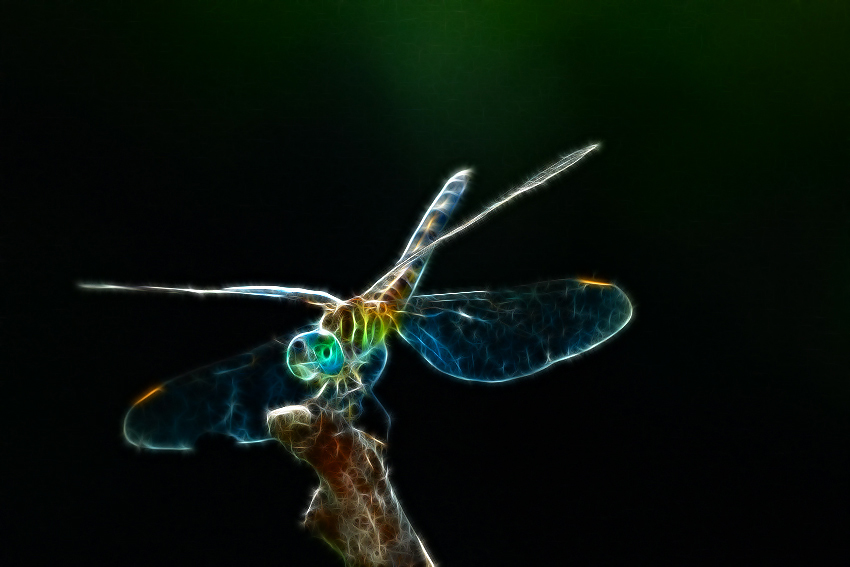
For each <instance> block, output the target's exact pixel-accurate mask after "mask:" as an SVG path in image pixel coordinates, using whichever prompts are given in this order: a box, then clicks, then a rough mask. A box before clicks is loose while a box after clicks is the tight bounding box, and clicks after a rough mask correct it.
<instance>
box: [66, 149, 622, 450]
mask: <svg viewBox="0 0 850 567" xmlns="http://www.w3.org/2000/svg"><path fill="white" fill-rule="evenodd" d="M596 148H597V145H595V144H594V145H591V146H588V147H586V148H583V149H581V150H578V151H576V152H573V153H571V154H569V155H567V156H565V157H564V158H562V159H560V160H558V161H557V162H555V163H554V164H552V165H551V166H549V167H548V168H546V169H544V170H543V171H541V172H540V173H538V174H537V175H535V176H533V177H531V178H530V179H529V180H528V181H526V182H525V183H524V184H522V185H520V186H519V187H517V188H516V189H514V190H513V191H511V192H510V193H508V194H506V195H505V196H504V197H503V198H501V199H500V200H498V201H496V202H495V203H493V204H492V205H490V206H489V207H487V208H485V209H484V210H483V211H482V212H481V213H479V214H478V215H476V216H475V217H472V218H471V219H469V220H467V221H466V222H464V223H461V224H460V225H459V226H457V227H456V228H454V229H453V230H451V231H449V232H447V233H445V234H443V229H444V228H445V226H446V224H447V222H448V220H449V218H450V216H451V214H452V212H453V210H454V208H455V206H456V205H457V203H458V201H459V199H460V197H461V195H462V194H463V191H464V189H465V188H466V186H467V183H468V181H469V178H470V175H471V171H470V170H463V171H460V172H458V173H456V174H455V175H453V176H452V177H451V178H450V179H449V180H448V181H447V182H446V183H445V185H444V186H443V188H442V190H441V191H440V192H439V193H438V195H437V197H436V198H435V199H434V201H433V202H432V203H431V206H430V207H429V208H428V210H427V212H426V213H425V216H424V217H423V218H422V220H421V221H420V223H419V225H418V226H417V228H416V230H415V231H414V232H413V235H412V236H411V238H410V240H409V242H408V244H407V247H406V248H405V250H404V252H403V254H402V255H401V257H400V259H399V261H398V262H397V263H396V264H395V265H394V266H393V268H392V269H390V270H389V271H388V272H387V273H386V274H384V275H383V276H382V277H381V278H379V279H378V280H377V281H376V282H375V284H374V285H372V286H371V287H370V288H369V289H367V290H366V291H365V292H364V293H362V294H360V295H358V296H355V297H353V298H351V299H348V300H342V299H339V298H337V297H335V296H333V295H331V294H330V293H328V292H325V291H316V290H308V289H304V288H298V287H285V286H259V285H254V286H232V287H225V288H221V289H206V290H199V289H192V288H176V287H160V286H122V285H113V284H80V287H83V288H86V289H100V290H131V291H154V292H167V293H191V294H198V295H204V294H228V295H249V296H261V297H270V298H286V299H297V300H300V301H302V302H305V303H308V304H311V305H315V306H318V307H321V308H323V309H324V313H323V315H322V316H321V318H320V319H319V320H318V322H317V323H316V324H315V325H312V326H309V327H306V328H303V329H301V330H299V331H297V332H296V333H295V334H294V336H292V337H291V339H289V340H288V341H285V342H284V341H280V340H278V339H275V340H273V341H271V342H269V343H266V344H264V345H261V346H260V347H258V348H256V349H254V350H252V351H250V352H248V353H245V354H242V355H238V356H236V357H232V358H229V359H226V360H223V361H220V362H218V363H215V364H212V365H210V366H206V367H203V368H199V369H197V370H195V371H193V372H190V373H188V374H185V375H182V376H178V377H176V378H174V379H172V380H169V381H167V382H165V383H164V384H162V385H161V386H158V387H156V388H154V389H153V390H151V391H150V392H148V393H147V394H145V395H144V396H143V397H142V398H141V399H139V400H138V401H137V402H136V403H135V404H134V405H133V406H132V407H131V408H130V410H129V411H128V413H127V415H126V417H125V421H124V435H125V437H126V439H127V440H128V441H129V442H130V443H132V444H134V445H137V446H139V447H143V448H148V449H184V450H185V449H191V448H192V447H193V445H194V444H195V442H196V441H197V439H198V437H200V436H201V435H204V434H206V433H219V434H225V435H229V436H231V437H234V438H235V439H236V441H237V442H239V443H254V442H261V441H268V440H271V439H272V437H271V434H270V433H269V431H268V426H267V424H266V416H267V414H268V412H270V411H273V410H276V409H278V408H280V407H283V406H287V405H291V404H296V403H302V402H303V401H305V400H308V399H310V398H318V397H321V398H323V400H324V402H325V404H326V405H327V406H328V407H331V408H333V409H335V410H338V411H343V412H346V413H345V415H346V416H347V417H348V418H350V419H351V420H356V418H357V417H358V416H359V415H360V412H361V410H362V403H361V402H362V400H363V399H364V397H365V396H368V397H371V398H372V399H374V400H375V401H376V402H377V404H378V406H379V407H380V408H381V409H383V407H382V406H380V402H378V401H377V399H376V398H374V394H372V392H371V389H372V387H373V386H374V384H375V382H376V381H377V380H378V379H379V378H380V376H381V374H382V372H383V370H384V367H385V366H386V362H387V347H386V339H387V337H388V336H389V335H391V334H398V335H400V336H401V337H402V338H403V339H404V340H405V341H406V342H407V343H408V344H410V345H411V346H412V347H413V348H414V350H416V351H417V352H419V354H420V355H421V356H422V357H423V358H424V359H425V360H426V361H427V362H428V363H429V364H431V366H433V367H434V368H436V369H437V370H439V371H440V372H442V373H445V374H448V375H450V376H453V377H455V378H459V379H463V380H473V381H480V382H502V381H507V380H513V379H516V378H520V377H523V376H529V375H532V374H534V373H536V372H539V371H540V370H542V369H544V368H546V367H548V366H550V365H551V364H554V363H556V362H559V361H561V360H565V359H567V358H570V357H572V356H575V355H577V354H580V353H582V352H585V351H587V350H589V349H591V348H593V347H595V346H597V345H598V344H600V343H602V342H604V341H605V340H607V339H609V338H610V337H611V336H613V335H614V334H616V333H617V332H618V331H619V330H620V329H622V328H623V327H624V326H625V325H626V324H627V323H628V321H629V320H630V318H631V315H632V306H631V302H630V301H629V299H628V297H627V296H626V294H625V293H623V291H622V290H620V289H619V288H618V287H617V286H615V285H613V284H609V283H604V282H595V281H590V280H580V279H565V280H556V281H549V282H540V283H536V284H531V285H526V286H519V287H516V288H513V289H510V290H504V291H484V290H482V291H469V292H453V293H442V294H432V295H415V294H414V292H415V290H416V287H417V284H418V283H419V281H420V279H421V277H422V274H423V272H424V269H425V267H426V264H427V262H428V259H429V258H430V256H431V254H432V253H433V251H434V250H435V249H436V248H437V247H439V246H441V245H443V244H445V242H446V241H447V240H449V239H450V238H452V237H454V236H455V235H457V234H459V233H461V232H462V231H464V230H466V229H468V228H469V227H471V226H473V225H474V224H476V223H477V222H479V221H480V220H481V219H482V218H484V217H485V216H486V215H488V214H490V213H491V212H492V211H494V210H495V209H497V208H499V207H501V206H503V205H504V204H506V203H508V202H509V201H510V200H512V199H513V198H515V197H517V196H518V195H520V194H522V193H525V192H527V191H529V190H532V189H534V188H535V187H538V186H539V185H541V184H543V183H544V182H545V181H547V180H548V179H550V178H552V177H554V176H555V175H557V174H559V173H561V172H562V171H564V170H566V169H567V168H569V167H570V166H571V165H573V164H574V163H576V162H578V161H579V160H580V159H581V158H583V157H584V156H585V155H587V154H588V153H590V152H591V151H593V150H594V149H596ZM384 413H385V414H386V411H385V410H384ZM386 418H387V427H389V414H386Z"/></svg>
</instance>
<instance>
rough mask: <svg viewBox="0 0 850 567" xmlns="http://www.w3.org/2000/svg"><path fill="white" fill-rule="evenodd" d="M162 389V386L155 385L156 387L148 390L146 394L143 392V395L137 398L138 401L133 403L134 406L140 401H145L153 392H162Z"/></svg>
mask: <svg viewBox="0 0 850 567" xmlns="http://www.w3.org/2000/svg"><path fill="white" fill-rule="evenodd" d="M162 391H163V389H162V386H157V387H156V388H154V389H153V390H151V391H150V392H148V393H147V394H145V395H144V396H142V397H141V398H139V401H137V402H136V403H135V404H133V405H134V406H137V405H139V404H140V403H142V402H143V401H145V400H146V399H148V398H150V397H151V396H153V395H154V394H156V393H157V392H162Z"/></svg>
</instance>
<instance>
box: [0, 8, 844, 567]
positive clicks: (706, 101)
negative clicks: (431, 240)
mask: <svg viewBox="0 0 850 567" xmlns="http://www.w3.org/2000/svg"><path fill="white" fill-rule="evenodd" d="M636 5H637V4H635V6H632V4H630V3H617V2H584V3H570V5H569V6H566V7H565V6H561V7H557V8H556V7H553V6H550V5H541V4H538V3H531V2H528V3H525V2H517V3H513V2H489V3H488V2H483V3H476V2H426V3H421V4H417V5H415V6H410V5H406V4H400V3H390V2H369V3H365V4H363V5H354V4H352V3H347V2H316V3H275V2H174V3H165V2H162V3H147V4H146V5H145V6H144V7H135V8H132V9H130V8H122V7H121V6H120V5H116V4H115V3H106V2H104V3H99V4H98V3H86V4H84V5H80V4H77V3H70V2H65V3H56V4H55V5H52V6H51V7H49V8H48V7H43V6H40V5H38V4H35V3H32V4H27V5H26V6H24V5H21V6H18V7H16V8H14V9H12V10H7V9H6V8H4V13H5V14H6V15H5V16H4V17H3V18H2V21H3V33H2V39H0V46H2V52H0V53H2V59H0V63H2V67H0V86H2V92H0V103H1V104H2V105H1V106H0V112H2V115H0V120H2V125H0V128H2V130H0V131H2V147H0V174H2V177H0V186H2V187H0V192H2V193H0V194H2V201H0V202H2V205H0V214H2V217H3V221H2V227H3V228H2V231H3V236H2V247H3V252H2V257H0V262H2V273H3V280H4V284H5V285H4V288H6V289H5V291H4V293H3V299H4V307H3V313H2V318H3V323H2V329H3V334H4V335H5V336H6V338H5V339H4V342H3V346H4V349H3V350H4V354H5V356H4V359H5V360H6V362H5V364H4V369H5V372H4V373H3V383H4V386H5V387H6V388H7V398H6V403H5V407H6V408H7V411H6V412H5V416H4V417H5V419H4V423H5V424H6V426H5V433H6V434H5V441H4V445H5V446H6V451H5V452H6V459H4V461H5V463H6V464H5V465H4V467H3V468H4V471H5V473H6V474H8V475H9V480H8V481H7V482H5V483H4V488H5V492H6V494H5V495H4V502H5V504H4V508H5V516H6V518H7V522H9V523H13V524H15V527H16V528H17V529H14V530H12V531H11V532H10V531H7V532H6V538H5V539H6V540H7V541H6V542H5V543H4V551H3V554H4V556H5V557H6V561H4V563H5V564H22V563H24V562H26V561H31V560H33V559H39V558H40V559H48V558H49V559H51V560H52V561H53V562H55V563H59V564H62V563H70V562H72V561H73V562H79V561H85V562H91V563H93V564H99V563H114V562H118V561H120V562H122V563H130V564H157V565H164V564H175V565H176V564H187V563H190V564H195V563H197V564H233V563H238V564H241V565H256V564H270V563H274V564H276V565H338V564H340V561H339V559H338V558H337V557H335V556H334V555H333V554H332V553H331V552H330V551H329V550H328V549H327V548H326V547H325V545H324V544H323V543H322V542H320V541H318V540H315V539H312V538H311V537H309V536H308V535H307V534H306V533H305V532H304V531H303V530H302V529H301V528H300V527H299V525H298V522H299V518H300V517H301V514H302V512H303V511H304V509H305V508H306V505H307V503H308V500H309V497H310V495H311V493H312V489H313V486H314V485H315V481H314V477H313V472H312V470H310V469H309V468H308V467H307V466H305V465H302V464H298V463H296V462H295V461H294V459H293V458H292V457H291V456H290V455H289V454H287V453H286V452H285V451H284V450H283V449H282V448H280V447H279V446H276V445H273V444H269V445H263V446H251V447H249V448H244V447H237V446H233V445H232V444H231V443H230V442H229V441H228V440H222V439H215V438H210V439H206V440H204V441H203V443H202V445H201V446H200V447H199V448H198V450H197V451H195V452H194V453H193V454H183V453H181V454H158V453H148V452H139V451H137V450H135V449H134V448H133V447H130V446H128V445H127V444H126V443H125V442H124V441H123V439H122V437H121V428H120V425H121V419H122V416H123V413H124V412H125V410H126V409H127V407H128V406H129V404H130V403H132V401H133V400H134V399H135V398H137V397H138V396H139V395H140V394H141V393H142V392H144V391H146V390H147V389H149V388H150V387H152V386H154V385H156V384H157V383H159V382H161V381H162V380H164V379H167V378H169V377H172V376H174V375H177V374H180V373H182V372H185V371H187V370H190V369H192V368H195V367H198V366H201V365H204V364H208V363H210V362H212V361H215V360H218V359H221V358H224V357H226V356H230V355H235V354H238V353H240V352H242V351H245V350H248V349H249V348H251V347H254V346H256V345H258V344H261V343H263V342H265V341H267V340H269V339H270V338H271V337H273V336H276V335H285V334H286V333H288V332H290V331H291V330H292V329H294V328H296V327H300V326H301V325H303V324H305V323H307V322H309V321H310V320H311V319H310V318H311V317H312V316H313V315H314V314H313V313H312V312H310V311H309V310H308V309H306V308H305V307H301V306H298V305H287V304H279V303H277V302H274V301H271V302H266V301H263V300H259V299H256V300H251V299H247V298H245V299H219V298H210V299H204V300H199V299H197V298H193V297H177V296H156V295H133V294H107V293H86V292H82V291H80V290H78V289H76V288H75V285H76V283H77V282H82V281H89V282H101V281H103V282H115V283H138V284H147V283H152V284H162V285H184V284H192V285H194V286H196V287H215V286H219V285H221V284H245V283H272V284H282V285H303V286H305V287H308V288H316V289H326V290H328V291H330V292H332V293H335V294H336V295H339V296H342V297H348V296H350V295H353V294H355V293H357V292H359V291H361V290H363V289H365V288H366V287H368V286H369V285H370V284H371V283H372V281H373V280H374V279H375V278H376V277H377V276H378V275H380V274H381V273H383V272H384V270H386V269H387V268H388V267H389V266H390V265H391V264H392V263H393V261H394V260H395V258H396V257H397V255H398V254H399V253H400V251H401V249H402V248H403V245H404V243H406V242H407V239H408V238H409V235H410V232H411V231H412V229H413V227H415V225H416V223H417V222H418V220H419V218H420V216H421V214H422V212H423V211H424V207H425V206H426V205H427V204H428V203H430V201H431V199H432V198H433V196H434V194H435V193H436V191H437V190H438V189H439V187H440V186H441V184H442V183H443V181H444V180H445V178H446V177H447V176H448V175H449V174H451V173H452V172H454V171H456V170H458V169H460V168H462V167H466V166H474V167H475V168H476V175H475V177H474V180H473V183H472V186H471V187H470V189H469V191H468V197H465V199H464V201H463V202H462V208H461V209H460V210H459V212H458V213H457V214H458V215H459V217H461V218H462V217H465V216H468V215H470V214H472V213H474V212H476V211H477V210H479V209H480V208H481V207H483V206H484V205H486V204H487V203H488V202H490V201H492V200H493V199H494V198H496V197H497V196H498V195H499V194H501V193H502V192H503V191H505V190H507V189H509V188H510V187H512V186H513V185H515V184H517V183H519V182H522V181H523V180H524V179H525V178H526V176H529V175H531V174H533V173H535V172H536V171H537V170H538V169H539V168H541V167H543V166H545V165H546V164H547V163H549V162H551V161H552V160H554V159H556V158H557V157H558V156H559V155H563V154H564V153H566V152H567V151H570V150H573V149H577V148H579V147H582V146H583V145H584V144H586V143H588V142H593V141H602V142H603V144H604V145H603V149H602V151H600V152H597V153H595V154H593V155H592V156H590V157H588V158H587V159H586V160H584V161H583V162H582V163H581V164H580V165H578V166H576V168H575V169H574V170H571V171H570V172H569V173H568V174H566V175H564V176H563V177H561V178H559V179H557V180H556V181H554V182H552V183H551V184H550V185H549V186H548V187H547V188H545V189H543V190H541V191H539V192H537V193H536V194H534V195H533V196H530V197H528V198H524V199H521V200H520V201H518V202H517V203H515V204H513V205H512V206H511V207H509V208H508V209H506V210H504V211H502V212H500V213H498V214H497V215H495V216H494V217H493V218H492V219H490V220H489V221H488V222H486V223H484V224H482V225H480V226H478V227H476V228H475V229H474V230H472V231H470V232H469V233H468V234H465V235H464V236H463V237H462V238H459V239H458V240H456V241H455V242H453V243H452V244H451V245H450V246H447V247H446V248H445V249H442V250H440V252H439V254H438V255H436V256H435V257H434V259H433V260H432V261H431V263H430V264H429V270H428V274H427V277H426V279H425V283H424V284H423V287H422V288H421V291H424V292H428V291H432V292H438V291H451V290H464V289H471V288H481V287H485V286H487V287H491V288H497V287H507V286H510V285H514V284H523V283H530V282H534V281H540V280H544V279H556V278H561V277H571V276H583V277H597V278H600V279H606V280H612V281H615V282H616V283H617V284H619V285H620V286H621V287H622V288H623V289H624V290H626V291H627V292H628V293H629V295H630V297H632V298H633V300H634V303H635V309H636V311H635V317H634V319H633V321H632V322H631V324H630V326H629V327H627V329H626V330H624V331H623V332H622V334H621V335H619V336H618V337H617V338H616V339H615V340H613V341H611V342H610V343H609V344H606V345H604V346H603V347H601V348H600V349H598V351H594V352H593V353H591V354H589V355H588V356H585V357H581V358H580V359H578V360H573V361H569V362H565V363H562V364H560V365H558V366H555V367H553V368H551V369H549V370H547V371H545V372H543V373H541V374H540V375H539V376H537V377H535V378H533V379H527V380H524V381H519V382H516V383H509V384H499V385H491V386H487V385H480V384H469V383H462V382H459V381H455V380H452V379H449V378H446V377H443V376H441V375H438V374H437V373H435V372H434V371H432V370H431V369H430V368H429V367H428V366H427V365H426V364H424V363H423V362H422V361H421V360H419V359H418V356H417V355H416V354H415V353H413V352H412V350H410V349H408V348H407V347H406V346H405V345H403V344H401V342H400V341H395V342H394V343H393V344H391V346H390V348H391V355H390V356H391V359H390V363H389V366H388V368H387V370H386V372H385V374H384V377H383V378H382V380H381V382H380V385H379V387H378V389H377V392H378V395H379V397H380V399H381V401H382V402H383V404H384V405H385V406H386V407H387V408H388V409H389V410H390V411H391V412H392V414H393V417H394V424H393V429H392V435H391V439H390V443H391V444H390V450H389V463H390V467H391V470H392V480H393V483H394V486H395V488H396V490H397V494H398V495H399V497H400V499H401V500H402V502H403V504H404V506H405V510H406V511H407V513H408V515H409V517H410V518H411V520H412V522H413V524H414V526H415V527H416V529H417V530H418V532H419V534H420V535H421V536H422V537H423V539H424V541H425V543H426V545H427V546H428V548H429V549H430V551H431V552H432V554H433V556H434V558H435V559H436V560H437V561H438V562H439V563H440V564H443V565H479V564H482V565H483V564H487V565H517V564H523V565H524V564H528V565H546V564H559V563H568V562H569V563H574V564H579V565H596V564H624V565H625V564H637V563H644V562H648V561H652V562H654V563H656V564H659V563H660V564H691V563H695V562H699V561H706V562H709V563H714V564H717V563H721V562H722V563H728V562H733V561H735V562H747V563H751V564H761V563H765V562H775V561H777V560H795V561H803V560H805V561H806V562H807V563H808V564H816V565H825V564H830V563H833V562H834V563H835V564H839V563H842V562H843V561H846V560H847V559H848V543H847V533H848V527H850V526H848V517H847V516H848V449H847V447H848V441H850V439H848V437H849V436H848V432H850V426H849V425H848V417H847V416H848V410H850V396H848V393H850V389H848V386H847V377H846V376H847V371H846V366H847V357H846V356H845V352H846V349H847V346H846V342H847V341H846V339H847V332H846V330H845V329H846V320H847V317H848V315H850V309H848V299H847V292H848V291H850V290H848V287H847V278H848V277H849V276H850V270H848V262H847V244H848V226H847V225H848V219H849V218H850V217H849V216H848V215H849V214H850V208H848V206H847V199H846V197H845V193H846V191H847V189H848V186H850V183H848V181H850V174H848V173H847V171H848V167H847V166H848V157H850V151H848V150H850V138H848V129H847V127H848V103H847V101H848V100H850V89H848V75H849V74H848V73H847V61H848V57H847V56H848V55H849V54H850V53H848V50H847V47H848V45H847V37H848V36H850V34H848V33H847V29H848V26H847V23H848V9H847V7H846V6H845V5H843V3H840V2H812V3H809V2H775V3H770V5H769V7H768V6H764V7H762V6H760V5H758V4H757V3H754V2H736V3H713V2H711V3H710V2H683V3H681V4H678V5H673V4H665V3H656V4H653V3H640V5H641V8H640V9H637V8H636ZM9 410H11V411H9Z"/></svg>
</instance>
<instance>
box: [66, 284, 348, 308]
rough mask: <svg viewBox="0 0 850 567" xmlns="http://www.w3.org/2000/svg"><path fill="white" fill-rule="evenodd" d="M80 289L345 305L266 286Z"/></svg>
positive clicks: (318, 294) (295, 290) (298, 289)
mask: <svg viewBox="0 0 850 567" xmlns="http://www.w3.org/2000/svg"><path fill="white" fill-rule="evenodd" d="M77 286H78V287H80V288H82V289H97V290H114V291H154V292H161V293H191V294H194V295H255V296H261V297H274V298H278V299H299V300H301V301H304V302H306V303H314V304H320V305H327V304H333V305H341V304H343V303H345V302H344V301H343V300H341V299H339V298H338V297H334V296H333V295H331V294H329V293H328V292H326V291H318V290H312V289H304V288H301V287H283V286H266V285H244V286H232V287H225V288H222V289H194V288H191V287H162V286H152V285H114V284H92V283H79V284H77Z"/></svg>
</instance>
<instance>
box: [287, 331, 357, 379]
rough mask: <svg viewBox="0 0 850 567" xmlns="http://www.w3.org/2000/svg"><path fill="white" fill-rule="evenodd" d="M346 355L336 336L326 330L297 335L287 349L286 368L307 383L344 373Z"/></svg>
mask: <svg viewBox="0 0 850 567" xmlns="http://www.w3.org/2000/svg"><path fill="white" fill-rule="evenodd" d="M344 365H345V354H344V353H343V351H342V345H341V344H340V342H339V339H337V338H336V336H335V335H334V334H333V333H331V332H329V331H325V330H324V329H318V330H315V331H308V332H306V333H301V334H298V335H295V337H294V338H293V339H292V340H291V341H290V343H289V347H287V349H286V366H287V368H289V371H290V372H291V373H292V374H293V376H295V377H296V378H299V379H301V380H304V381H305V382H307V381H310V380H314V379H316V378H322V379H323V378H331V377H334V376H336V375H338V374H339V373H340V372H342V368H343V366H344Z"/></svg>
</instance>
